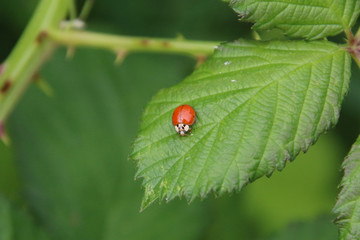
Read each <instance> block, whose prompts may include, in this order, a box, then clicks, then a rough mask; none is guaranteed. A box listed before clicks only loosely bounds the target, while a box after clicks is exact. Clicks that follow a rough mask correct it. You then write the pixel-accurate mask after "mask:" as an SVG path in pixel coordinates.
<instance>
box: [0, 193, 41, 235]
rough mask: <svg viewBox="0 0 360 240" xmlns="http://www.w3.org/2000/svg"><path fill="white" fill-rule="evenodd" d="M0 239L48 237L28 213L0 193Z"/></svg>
mask: <svg viewBox="0 0 360 240" xmlns="http://www.w3.org/2000/svg"><path fill="white" fill-rule="evenodd" d="M0 239H1V240H45V239H48V237H47V236H46V235H45V233H44V232H43V231H42V229H40V228H39V226H38V225H37V224H36V223H35V222H34V221H33V220H32V219H31V217H30V215H29V214H28V213H26V212H25V211H23V210H21V209H19V208H18V207H16V206H14V205H12V204H11V203H10V202H9V201H7V200H6V199H5V198H4V197H3V196H2V195H0Z"/></svg>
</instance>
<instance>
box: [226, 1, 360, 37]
mask: <svg viewBox="0 0 360 240" xmlns="http://www.w3.org/2000/svg"><path fill="white" fill-rule="evenodd" d="M230 6H231V7H232V8H234V10H235V11H236V12H237V13H238V14H239V16H240V17H242V18H244V19H245V20H247V21H251V22H255V25H254V29H259V30H260V29H271V28H279V29H281V30H283V31H284V32H285V33H286V34H287V35H289V36H291V37H302V38H306V39H320V38H324V37H327V36H333V35H336V34H338V33H340V32H342V31H344V30H349V29H350V28H351V26H353V24H354V23H355V22H356V19H357V17H358V16H359V13H360V1H358V0H231V1H230Z"/></svg>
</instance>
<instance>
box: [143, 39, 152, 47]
mask: <svg viewBox="0 0 360 240" xmlns="http://www.w3.org/2000/svg"><path fill="white" fill-rule="evenodd" d="M149 44H150V40H149V39H143V40H141V45H143V46H145V47H147V46H149Z"/></svg>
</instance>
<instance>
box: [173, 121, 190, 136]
mask: <svg viewBox="0 0 360 240" xmlns="http://www.w3.org/2000/svg"><path fill="white" fill-rule="evenodd" d="M175 130H176V132H178V133H179V134H180V136H185V135H186V133H188V132H191V128H190V126H189V125H187V124H182V123H179V124H177V125H175Z"/></svg>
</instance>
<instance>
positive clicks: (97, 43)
mask: <svg viewBox="0 0 360 240" xmlns="http://www.w3.org/2000/svg"><path fill="white" fill-rule="evenodd" d="M93 2H94V0H87V1H86V2H85V5H84V8H83V10H82V12H81V14H80V16H79V19H85V18H86V17H87V15H88V13H89V11H90V9H91V6H92V4H93ZM75 11H76V9H75V5H74V0H41V1H40V3H39V5H38V7H37V9H36V11H35V13H34V15H33V17H32V19H31V21H30V23H29V25H28V26H27V28H26V29H25V31H24V33H23V35H22V36H21V38H20V40H19V42H18V43H17V45H16V46H15V48H14V49H13V51H12V52H11V54H10V55H9V57H8V58H7V59H6V61H5V62H4V63H3V64H0V70H1V71H0V127H1V131H0V138H1V137H2V136H5V135H4V125H5V121H6V119H7V117H8V116H9V114H10V112H11V111H12V110H13V108H14V106H15V104H16V102H18V100H19V99H20V98H21V96H22V94H23V92H24V91H25V89H26V88H27V86H28V85H29V83H31V82H32V80H33V76H36V75H38V74H37V73H38V72H39V70H40V68H41V66H42V65H43V63H44V62H45V60H46V59H47V58H48V57H49V55H50V54H51V53H52V51H53V50H54V49H55V47H56V46H58V45H60V44H62V45H66V46H68V47H75V46H87V47H95V48H104V49H109V50H111V51H114V52H115V53H116V54H117V57H118V60H119V61H120V60H121V58H124V57H125V56H126V54H127V53H128V52H135V51H144V52H163V53H177V54H186V55H191V56H194V57H196V58H197V59H199V60H201V59H204V58H205V57H206V56H207V55H209V54H211V53H212V52H213V49H214V47H215V46H216V45H217V44H218V42H204V41H190V40H184V39H160V38H141V37H127V36H116V35H109V34H101V33H91V32H83V31H77V30H72V29H65V30H60V28H59V26H60V22H61V21H62V20H64V19H65V18H66V16H67V14H70V17H71V18H74V14H75ZM75 20H76V19H75Z"/></svg>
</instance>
